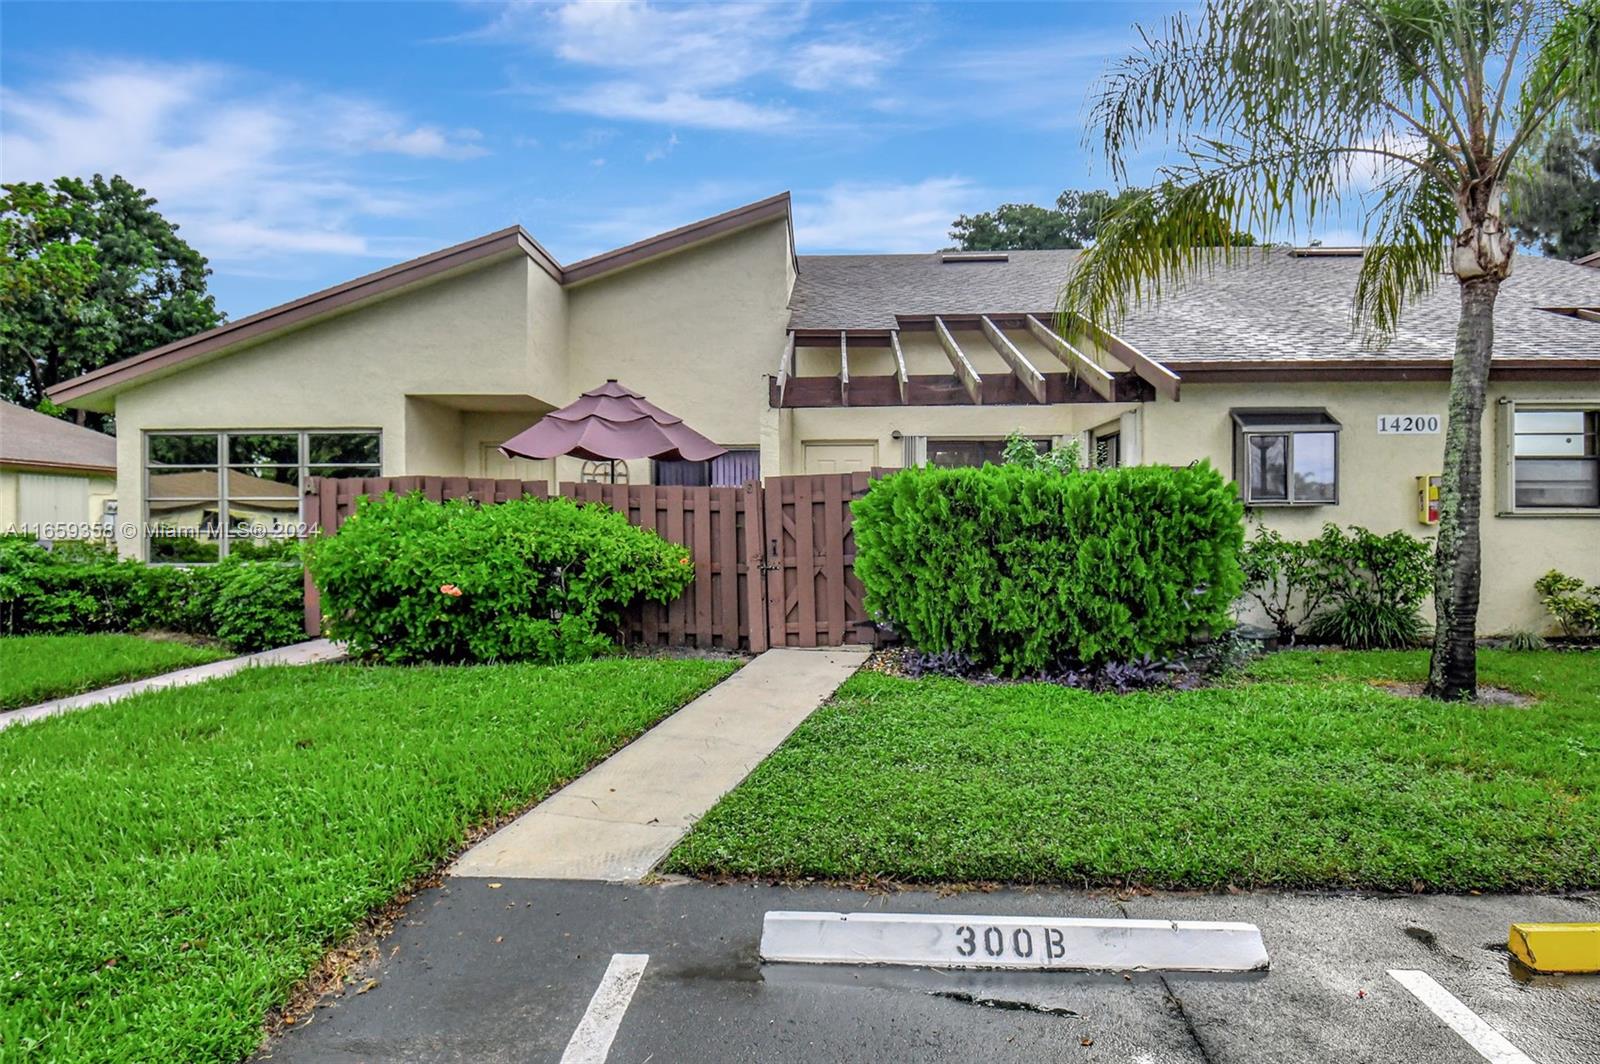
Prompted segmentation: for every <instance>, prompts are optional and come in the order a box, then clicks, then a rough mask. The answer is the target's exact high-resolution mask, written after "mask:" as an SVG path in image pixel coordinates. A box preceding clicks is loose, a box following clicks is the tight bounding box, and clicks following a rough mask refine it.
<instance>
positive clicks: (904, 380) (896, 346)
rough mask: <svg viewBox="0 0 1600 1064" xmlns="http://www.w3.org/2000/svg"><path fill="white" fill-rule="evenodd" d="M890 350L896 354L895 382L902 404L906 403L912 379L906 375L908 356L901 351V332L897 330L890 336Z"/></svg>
mask: <svg viewBox="0 0 1600 1064" xmlns="http://www.w3.org/2000/svg"><path fill="white" fill-rule="evenodd" d="M889 348H890V350H892V351H893V352H894V381H895V386H896V387H897V388H898V389H899V391H900V402H901V403H902V404H904V403H905V401H906V387H907V386H908V385H909V384H910V383H911V378H910V377H909V376H908V375H907V374H906V355H905V352H904V351H902V350H900V330H898V329H896V330H895V331H894V332H892V333H890V334H889Z"/></svg>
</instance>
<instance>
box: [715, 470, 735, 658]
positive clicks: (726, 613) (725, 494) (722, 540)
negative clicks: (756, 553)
mask: <svg viewBox="0 0 1600 1064" xmlns="http://www.w3.org/2000/svg"><path fill="white" fill-rule="evenodd" d="M711 490H712V491H713V492H714V493H715V494H714V496H713V497H714V498H715V499H716V500H717V502H718V503H719V505H718V507H717V562H718V566H717V568H718V572H719V575H720V577H721V581H720V583H719V584H718V587H717V590H718V591H719V592H720V593H721V596H720V597H721V603H722V607H721V616H720V617H718V621H719V622H720V623H719V624H718V625H717V632H716V634H717V635H718V636H720V637H721V638H722V644H721V645H722V646H723V648H725V649H727V650H733V649H734V648H736V647H738V645H739V557H740V550H739V532H738V526H739V491H738V489H737V488H713V489H711Z"/></svg>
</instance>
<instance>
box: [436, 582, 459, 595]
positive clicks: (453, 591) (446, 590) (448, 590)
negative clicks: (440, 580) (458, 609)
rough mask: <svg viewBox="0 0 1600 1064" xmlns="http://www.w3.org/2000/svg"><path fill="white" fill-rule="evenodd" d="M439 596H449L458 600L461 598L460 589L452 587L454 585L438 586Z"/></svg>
mask: <svg viewBox="0 0 1600 1064" xmlns="http://www.w3.org/2000/svg"><path fill="white" fill-rule="evenodd" d="M439 594H441V595H449V596H450V597H451V598H460V597H461V589H460V588H459V587H456V585H454V584H440V585H439Z"/></svg>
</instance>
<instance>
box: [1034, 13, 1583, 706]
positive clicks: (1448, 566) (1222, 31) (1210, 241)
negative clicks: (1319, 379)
mask: <svg viewBox="0 0 1600 1064" xmlns="http://www.w3.org/2000/svg"><path fill="white" fill-rule="evenodd" d="M1146 40H1147V42H1148V43H1147V44H1146V45H1145V47H1144V48H1143V49H1142V50H1140V51H1138V52H1136V53H1135V54H1133V55H1131V56H1129V57H1128V58H1126V59H1124V60H1123V61H1122V62H1121V64H1120V65H1119V66H1118V67H1117V68H1116V70H1115V71H1114V72H1113V73H1112V74H1111V75H1110V76H1109V77H1108V79H1107V80H1106V82H1105V83H1104V85H1103V86H1102V88H1101V91H1100V95H1099V97H1098V99H1097V100H1096V102H1095V104H1094V110H1093V122H1092V126H1093V127H1094V128H1096V129H1098V131H1099V136H1100V137H1101V139H1102V142H1103V145H1104V148H1105V152H1106V154H1107V156H1108V157H1109V158H1110V161H1111V165H1112V171H1113V173H1114V174H1115V175H1116V176H1118V177H1119V178H1120V177H1121V176H1123V175H1124V174H1125V173H1126V165H1127V161H1128V159H1129V158H1130V157H1131V156H1132V155H1133V153H1134V152H1135V151H1136V150H1137V149H1138V148H1139V147H1140V146H1141V144H1143V142H1144V141H1145V140H1146V138H1148V137H1151V136H1155V137H1158V138H1160V139H1162V140H1165V139H1166V137H1167V135H1168V134H1169V133H1172V132H1176V133H1177V134H1179V136H1178V138H1177V141H1176V143H1175V144H1174V145H1173V147H1174V148H1175V149H1176V151H1177V154H1178V161H1177V162H1175V163H1173V164H1172V165H1170V166H1168V167H1166V168H1164V170H1163V172H1162V173H1161V175H1160V176H1161V177H1162V179H1163V181H1164V182H1165V183H1164V184H1163V185H1161V186H1159V187H1157V188H1156V189H1154V190H1151V191H1149V192H1146V193H1142V194H1140V195H1137V196H1133V197H1129V198H1128V199H1126V200H1125V201H1123V202H1120V203H1118V204H1117V206H1116V207H1115V208H1114V209H1113V210H1111V211H1109V212H1108V213H1107V215H1106V217H1105V218H1104V219H1103V220H1102V221H1101V225H1100V230H1099V235H1098V238H1097V240H1096V242H1095V245H1094V247H1092V248H1091V249H1090V250H1089V251H1087V252H1086V253H1085V254H1084V256H1083V257H1082V258H1080V259H1079V260H1078V264H1077V268H1076V269H1075V270H1074V272H1073V274H1072V276H1071V277H1070V278H1069V280H1068V283H1067V285H1066V287H1065V289H1064V290H1063V292H1062V302H1061V310H1062V312H1063V313H1064V314H1074V313H1076V314H1084V315H1087V316H1089V317H1091V318H1100V319H1106V318H1114V317H1116V316H1118V315H1120V314H1122V313H1123V312H1125V311H1126V310H1127V309H1128V307H1129V306H1130V304H1131V303H1133V302H1137V301H1139V300H1142V299H1145V298H1148V297H1152V296H1155V295H1156V294H1158V293H1159V292H1160V290H1161V288H1162V286H1163V285H1165V284H1167V283H1169V282H1171V281H1174V280H1176V279H1178V278H1181V277H1184V276H1187V275H1190V274H1192V273H1194V272H1195V271H1197V270H1201V269H1204V268H1206V267H1207V266H1209V265H1211V264H1213V263H1217V262H1222V261H1228V260H1230V259H1233V258H1235V257H1236V253H1235V252H1233V251H1232V250H1231V249H1227V248H1219V247H1217V246H1216V244H1217V241H1216V240H1215V229H1216V220H1217V219H1218V218H1219V217H1221V218H1224V219H1227V220H1228V221H1229V222H1230V223H1231V224H1233V225H1235V226H1237V227H1240V228H1248V229H1253V230H1256V231H1260V232H1271V231H1273V230H1275V229H1277V228H1278V227H1280V226H1281V225H1284V224H1286V223H1293V222H1295V221H1296V220H1303V219H1308V218H1314V217H1315V216H1316V215H1317V214H1318V213H1319V212H1323V211H1326V210H1327V209H1328V208H1330V207H1331V206H1333V205H1335V204H1338V203H1341V202H1343V200H1344V198H1345V193H1346V192H1347V190H1348V189H1349V188H1350V187H1351V185H1352V184H1353V183H1355V182H1357V181H1358V180H1359V179H1360V178H1361V177H1363V176H1364V175H1366V174H1367V173H1368V172H1369V171H1371V170H1374V169H1375V170H1376V172H1377V175H1378V186H1377V188H1376V190H1375V194H1374V196H1372V197H1371V198H1370V200H1364V201H1363V205H1364V206H1365V207H1366V208H1367V213H1366V215H1365V238H1366V239H1365V243H1367V244H1368V245H1369V250H1368V253H1367V254H1366V255H1365V256H1363V258H1362V263H1361V270H1360V273H1359V276H1358V278H1357V281H1356V285H1355V292H1354V322H1353V324H1354V325H1355V326H1358V327H1364V328H1365V330H1366V334H1367V338H1368V339H1369V340H1370V341H1373V342H1381V341H1382V340H1384V339H1386V338H1387V337H1389V336H1391V335H1392V334H1393V332H1394V330H1395V328H1396V326H1397V323H1398V322H1399V319H1400V315H1401V313H1402V312H1403V311H1404V309H1405V307H1406V306H1407V304H1409V303H1411V302H1412V301H1414V300H1415V299H1417V298H1418V297H1419V296H1421V295H1422V294H1423V293H1424V292H1426V291H1428V290H1429V289H1430V288H1432V286H1433V285H1434V284H1435V283H1437V281H1438V279H1439V278H1440V276H1441V275H1442V274H1443V272H1444V271H1445V270H1449V271H1450V272H1451V273H1453V274H1454V276H1455V279H1456V282H1457V285H1458V288H1459V292H1460V299H1461V320H1460V326H1459V328H1458V330H1457V332H1456V354H1455V361H1454V364H1453V368H1452V370H1451V376H1450V399H1449V420H1448V426H1447V429H1446V432H1445V441H1444V467H1443V473H1444V479H1443V485H1442V490H1441V493H1440V495H1441V498H1440V520H1439V537H1438V549H1437V552H1436V555H1435V575H1434V608H1435V611H1436V621H1437V623H1436V626H1435V632H1434V641H1433V656H1432V661H1431V663H1430V666H1429V678H1428V691H1429V693H1430V694H1432V695H1434V696H1435V697H1439V698H1448V699H1456V698H1465V697H1470V696H1471V695H1473V694H1474V693H1475V691H1476V685H1477V659H1476V648H1475V637H1476V634H1477V633H1476V627H1477V613H1478V589H1479V582H1480V575H1481V559H1480V543H1479V534H1478V520H1479V507H1480V501H1481V495H1482V487H1483V469H1482V465H1483V441H1482V439H1481V435H1482V430H1481V425H1482V414H1483V408H1484V402H1485V393H1486V390H1487V386H1488V379H1489V360H1490V357H1491V354H1492V352H1493V347H1494V304H1495V298H1496V296H1497V295H1498V294H1499V291H1500V285H1501V283H1502V282H1503V281H1504V280H1505V277H1506V275H1507V274H1508V273H1509V272H1510V269H1511V258H1512V252H1513V244H1512V239H1511V233H1510V232H1509V230H1508V227H1507V225H1506V223H1505V221H1504V202H1505V195H1506V189H1507V186H1508V183H1510V182H1512V181H1513V180H1514V177H1515V174H1516V170H1515V168H1514V164H1515V163H1516V162H1517V160H1518V159H1519V157H1520V156H1521V155H1522V153H1523V152H1524V150H1525V149H1526V148H1527V145H1528V143H1529V141H1530V139H1531V138H1533V137H1534V136H1535V135H1536V134H1538V132H1539V131H1540V129H1541V128H1542V127H1543V126H1545V125H1546V123H1548V122H1557V123H1570V124H1573V125H1580V126H1586V127H1593V126H1594V125H1595V124H1596V123H1597V122H1600V0H1208V2H1207V4H1206V6H1205V8H1204V10H1203V11H1201V12H1198V13H1196V14H1187V13H1184V14H1178V15H1174V16H1172V17H1170V18H1169V19H1167V20H1166V22H1165V24H1164V27H1163V28H1162V31H1160V32H1150V33H1148V34H1146Z"/></svg>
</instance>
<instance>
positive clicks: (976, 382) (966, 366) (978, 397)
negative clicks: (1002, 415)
mask: <svg viewBox="0 0 1600 1064" xmlns="http://www.w3.org/2000/svg"><path fill="white" fill-rule="evenodd" d="M933 330H934V332H935V333H937V334H938V336H939V345H940V346H941V347H943V348H944V353H945V355H946V356H947V357H948V358H949V359H950V365H951V366H953V367H954V368H955V371H956V376H957V377H959V378H960V379H961V384H962V386H963V387H965V388H966V389H967V395H969V396H971V397H972V401H973V402H974V403H978V404H981V403H982V402H983V378H982V377H980V376H978V371H977V370H975V369H973V368H972V363H971V362H969V361H968V360H967V355H966V352H964V351H962V350H961V345H960V344H958V343H956V338H955V337H954V336H951V335H950V329H949V328H948V327H947V326H946V325H945V323H944V319H943V318H938V317H936V318H934V319H933Z"/></svg>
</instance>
